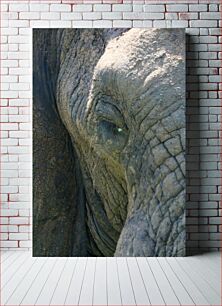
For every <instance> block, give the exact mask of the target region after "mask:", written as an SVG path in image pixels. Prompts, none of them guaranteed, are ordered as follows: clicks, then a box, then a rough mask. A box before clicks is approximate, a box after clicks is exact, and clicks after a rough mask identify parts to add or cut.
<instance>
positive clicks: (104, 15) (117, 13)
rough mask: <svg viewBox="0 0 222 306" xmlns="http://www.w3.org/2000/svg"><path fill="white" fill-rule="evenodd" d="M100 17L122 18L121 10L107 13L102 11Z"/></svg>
mask: <svg viewBox="0 0 222 306" xmlns="http://www.w3.org/2000/svg"><path fill="white" fill-rule="evenodd" d="M102 19H111V20H115V19H122V13H121V12H108V13H102Z"/></svg>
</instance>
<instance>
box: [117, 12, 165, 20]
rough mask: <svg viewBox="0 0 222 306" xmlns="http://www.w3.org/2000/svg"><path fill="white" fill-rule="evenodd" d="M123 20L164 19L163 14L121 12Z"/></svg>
mask: <svg viewBox="0 0 222 306" xmlns="http://www.w3.org/2000/svg"><path fill="white" fill-rule="evenodd" d="M123 19H153V20H155V19H164V14H163V13H137V12H126V13H125V12H123Z"/></svg>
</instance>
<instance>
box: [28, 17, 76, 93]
mask: <svg viewBox="0 0 222 306" xmlns="http://www.w3.org/2000/svg"><path fill="white" fill-rule="evenodd" d="M71 26H72V22H71V20H63V21H57V20H52V21H50V27H52V28H71ZM30 98H31V97H30Z"/></svg>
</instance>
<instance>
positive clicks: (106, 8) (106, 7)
mask: <svg viewBox="0 0 222 306" xmlns="http://www.w3.org/2000/svg"><path fill="white" fill-rule="evenodd" d="M93 11H94V12H110V11H111V4H94V5H93Z"/></svg>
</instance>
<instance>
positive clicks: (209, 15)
mask: <svg viewBox="0 0 222 306" xmlns="http://www.w3.org/2000/svg"><path fill="white" fill-rule="evenodd" d="M200 19H207V20H209V19H213V20H215V19H218V20H220V19H221V13H215V12H213V13H209V12H204V13H200Z"/></svg>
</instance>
